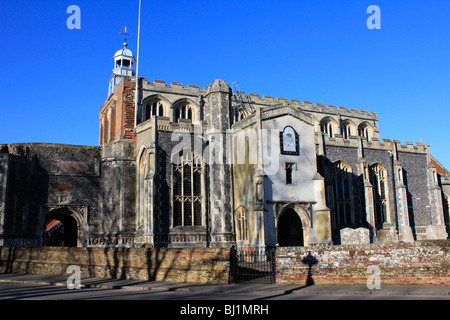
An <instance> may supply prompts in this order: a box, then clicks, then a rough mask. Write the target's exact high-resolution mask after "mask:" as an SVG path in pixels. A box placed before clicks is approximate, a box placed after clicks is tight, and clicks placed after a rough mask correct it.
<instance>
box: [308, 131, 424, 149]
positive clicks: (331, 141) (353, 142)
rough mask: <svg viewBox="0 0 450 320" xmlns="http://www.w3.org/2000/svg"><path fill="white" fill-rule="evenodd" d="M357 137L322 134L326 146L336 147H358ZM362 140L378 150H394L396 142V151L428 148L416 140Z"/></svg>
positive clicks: (365, 144)
mask: <svg viewBox="0 0 450 320" xmlns="http://www.w3.org/2000/svg"><path fill="white" fill-rule="evenodd" d="M321 136H322V134H321V133H317V138H318V139H320V138H321ZM359 139H360V137H358V136H350V137H348V138H346V139H344V138H343V137H342V135H340V134H336V135H335V136H334V137H332V138H330V137H328V136H326V135H325V136H324V142H325V144H326V145H327V146H336V147H338V146H339V147H350V148H358V147H359ZM361 139H362V142H363V147H364V148H367V149H379V150H388V151H392V150H394V144H396V147H397V151H398V152H413V153H427V152H428V149H429V147H430V146H429V145H428V144H423V143H421V142H416V143H415V144H414V143H412V142H409V141H406V142H405V143H404V144H401V142H400V141H398V140H393V139H382V140H381V141H380V140H371V141H368V140H367V139H365V138H361Z"/></svg>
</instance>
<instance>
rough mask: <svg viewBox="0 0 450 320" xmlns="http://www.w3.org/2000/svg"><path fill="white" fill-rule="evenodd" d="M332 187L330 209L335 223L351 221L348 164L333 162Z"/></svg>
mask: <svg viewBox="0 0 450 320" xmlns="http://www.w3.org/2000/svg"><path fill="white" fill-rule="evenodd" d="M330 180H331V187H332V197H333V199H332V201H331V202H332V206H331V207H332V209H333V210H334V219H335V222H336V224H337V225H348V224H351V223H353V222H354V221H353V220H354V218H353V217H352V208H351V203H352V200H351V194H352V170H351V168H350V166H349V165H348V164H346V163H344V162H342V161H338V162H336V163H333V164H332V166H331V179H330Z"/></svg>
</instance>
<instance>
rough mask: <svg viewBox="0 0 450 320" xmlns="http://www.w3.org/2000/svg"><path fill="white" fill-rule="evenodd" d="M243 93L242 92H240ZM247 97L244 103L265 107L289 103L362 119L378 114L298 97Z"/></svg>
mask: <svg viewBox="0 0 450 320" xmlns="http://www.w3.org/2000/svg"><path fill="white" fill-rule="evenodd" d="M241 93H242V94H243V95H245V93H244V92H241ZM245 97H246V98H247V99H244V103H248V101H251V102H252V103H253V104H254V105H257V106H260V107H262V108H265V107H274V106H278V105H279V106H284V105H290V106H293V107H296V108H299V109H301V110H302V111H306V112H312V113H323V114H328V115H340V116H345V117H349V118H359V119H364V120H371V121H378V115H377V113H376V112H373V111H370V112H368V111H366V110H363V109H361V110H359V111H358V110H357V109H354V108H346V107H342V106H338V107H336V106H334V105H332V104H327V105H324V104H323V103H319V102H316V103H314V104H313V103H312V102H311V101H306V100H304V101H300V100H298V99H290V100H288V99H286V98H283V97H277V98H276V99H275V98H274V97H273V96H269V95H263V96H262V97H261V96H260V95H259V94H256V93H249V94H248V95H245Z"/></svg>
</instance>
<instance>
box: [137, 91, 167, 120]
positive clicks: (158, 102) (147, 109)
mask: <svg viewBox="0 0 450 320" xmlns="http://www.w3.org/2000/svg"><path fill="white" fill-rule="evenodd" d="M142 105H143V108H142V122H145V121H148V120H150V119H152V118H153V117H155V116H156V117H167V116H168V113H169V112H168V110H169V106H170V104H169V103H168V101H166V100H165V99H163V98H161V97H160V96H159V95H156V96H150V97H147V98H146V99H145V100H144V101H143V103H142Z"/></svg>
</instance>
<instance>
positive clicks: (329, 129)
mask: <svg viewBox="0 0 450 320" xmlns="http://www.w3.org/2000/svg"><path fill="white" fill-rule="evenodd" d="M320 131H322V133H323V134H325V135H327V136H329V137H330V138H333V125H332V123H331V121H330V120H329V119H325V120H322V122H321V123H320Z"/></svg>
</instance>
